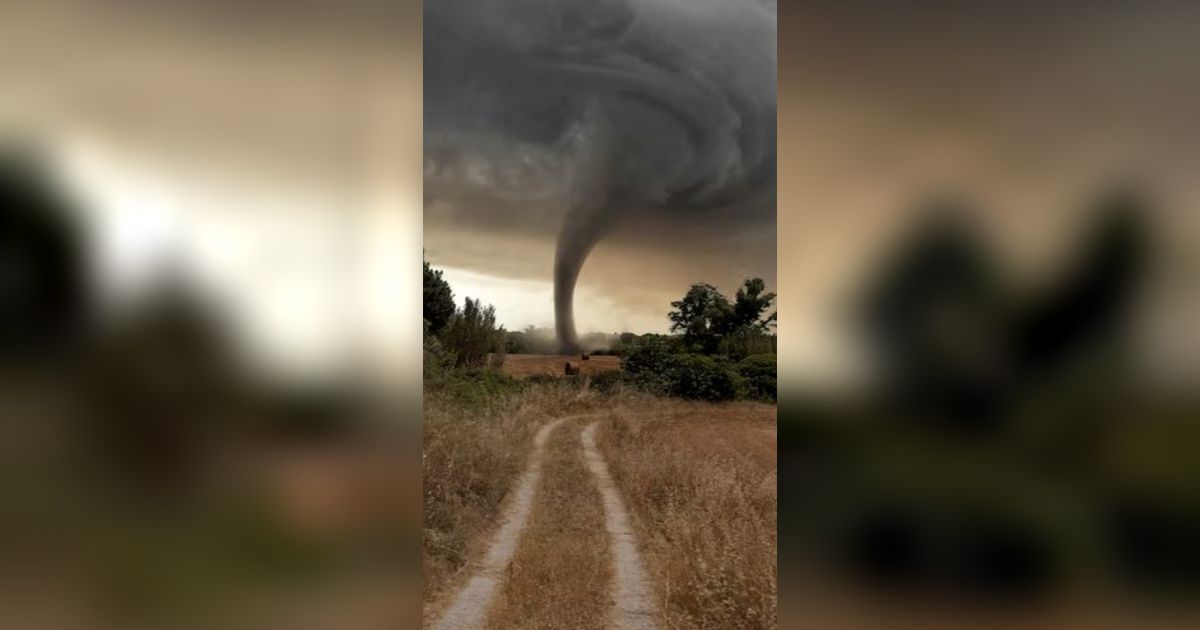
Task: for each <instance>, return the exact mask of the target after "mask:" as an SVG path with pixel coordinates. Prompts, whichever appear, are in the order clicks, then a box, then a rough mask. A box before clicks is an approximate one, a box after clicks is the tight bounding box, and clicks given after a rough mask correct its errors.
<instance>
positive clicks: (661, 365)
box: [621, 335, 681, 394]
mask: <svg viewBox="0 0 1200 630" xmlns="http://www.w3.org/2000/svg"><path fill="white" fill-rule="evenodd" d="M680 349H681V348H680V342H679V341H678V340H676V339H672V338H670V337H665V336H662V335H644V336H642V337H641V338H640V339H638V340H636V341H634V342H632V343H630V344H629V345H628V346H627V348H626V351H625V355H624V356H623V357H622V358H621V368H622V369H623V370H624V372H625V378H626V379H627V380H628V381H629V382H630V383H632V384H633V385H635V386H636V387H638V388H640V389H644V390H647V391H650V392H653V393H659V394H662V393H667V391H668V390H669V389H670V387H669V386H670V372H671V369H672V366H673V365H674V356H675V353H676V352H679V351H680Z"/></svg>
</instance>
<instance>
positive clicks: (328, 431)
mask: <svg viewBox="0 0 1200 630" xmlns="http://www.w3.org/2000/svg"><path fill="white" fill-rule="evenodd" d="M779 12H780V29H781V33H780V35H781V37H780V38H779V39H780V41H781V44H780V51H779V53H780V54H779V68H778V84H779V135H780V139H781V141H782V142H781V148H780V154H779V158H780V159H779V169H780V177H779V181H780V184H781V185H780V191H779V199H778V203H779V207H778V209H779V213H778V215H779V242H780V245H781V246H780V247H779V248H778V252H779V271H780V273H779V291H778V292H779V294H780V297H779V301H780V303H781V305H782V307H783V308H781V309H780V326H779V331H780V332H779V334H780V340H781V347H780V352H781V354H782V361H783V364H782V374H781V375H780V376H781V380H782V385H783V388H782V390H781V393H780V396H781V401H782V406H781V408H780V409H781V414H780V425H781V426H780V435H781V437H782V438H783V439H782V442H781V451H780V456H779V457H780V468H781V476H780V480H781V483H780V486H779V488H780V490H779V492H780V504H781V507H780V510H781V514H780V522H781V526H780V536H781V540H782V543H783V544H782V545H781V547H780V548H781V558H780V567H781V570H782V580H781V588H782V589H783V593H782V595H783V597H781V601H783V602H784V605H783V607H782V610H781V619H783V625H784V626H785V627H847V626H849V627H891V626H895V625H915V626H920V627H938V626H945V627H964V626H967V627H969V626H978V625H1011V624H1015V623H1018V622H1019V623H1021V624H1022V625H1035V626H1038V627H1060V626H1068V627H1106V626H1109V627H1146V626H1147V625H1153V626H1167V625H1171V624H1173V625H1176V626H1187V625H1191V624H1189V623H1188V622H1189V621H1191V620H1192V619H1193V618H1194V617H1195V611H1194V610H1193V609H1192V606H1191V601H1192V600H1194V599H1195V595H1196V589H1197V586H1198V581H1200V534H1198V532H1200V502H1198V500H1197V498H1196V497H1200V492H1197V490H1198V488H1197V486H1198V485H1200V470H1198V469H1197V466H1198V465H1197V464H1196V463H1195V462H1196V461H1197V460H1196V458H1195V456H1194V453H1195V452H1196V449H1195V447H1196V446H1197V445H1198V444H1197V438H1198V437H1200V436H1198V435H1197V429H1196V424H1195V423H1196V422H1197V421H1198V415H1200V412H1198V405H1200V401H1197V393H1196V392H1197V391H1198V390H1197V385H1198V383H1197V382H1196V381H1197V380H1198V379H1200V330H1198V329H1197V327H1196V325H1195V324H1194V322H1195V321H1196V318H1197V315H1200V285H1197V283H1196V282H1195V280H1194V278H1195V277H1196V276H1195V274H1196V271H1197V267H1196V266H1197V264H1198V263H1200V261H1198V260H1197V259H1196V251H1197V248H1196V246H1197V242H1196V241H1197V239H1200V229H1198V228H1200V225H1197V223H1198V222H1200V213H1197V212H1196V211H1195V209H1194V207H1195V205H1196V202H1197V200H1198V195H1200V190H1198V189H1197V186H1200V183H1197V179H1196V178H1195V177H1194V173H1196V172H1197V168H1198V167H1200V150H1198V149H1197V147H1200V142H1197V141H1198V140H1200V138H1197V134H1200V126H1197V125H1195V124H1194V122H1193V121H1192V118H1193V117H1194V116H1193V112H1195V111H1196V110H1197V105H1200V103H1198V102H1197V101H1198V100H1200V89H1198V88H1197V87H1196V83H1195V81H1194V80H1193V79H1192V77H1194V76H1195V75H1196V74H1197V71H1198V70H1200V68H1197V65H1200V54H1198V53H1200V50H1197V47H1200V37H1197V35H1200V33H1197V32H1196V31H1197V30H1198V29H1200V26H1197V25H1200V9H1198V8H1196V7H1193V6H1191V5H1190V4H1188V3H1182V2H1167V1H1165V0H1151V1H1149V2H1140V3H1117V2H1088V3H1083V2H1059V3H1054V4H1053V6H1050V5H1048V4H1046V3H1033V2H1016V3H1012V2H1010V3H1003V4H996V3H983V2H976V1H973V0H971V1H967V2H961V1H960V2H945V1H938V0H929V1H926V2H921V3H905V4H903V5H900V4H895V3H881V2H872V1H868V0H849V1H843V2H838V3H818V2H807V3H786V4H785V5H784V6H781V7H780V8H779ZM419 24H420V8H419V6H417V5H416V4H415V3H402V4H400V5H397V4H394V3H383V2H373V1H372V0H351V1H349V2H340V3H336V5H334V3H317V2H287V3H284V2H278V1H276V0H267V1H261V2H255V3H253V4H250V3H233V2H187V1H181V2H170V3H148V2H139V1H130V0H126V1H123V2H116V1H110V2H99V1H97V2H85V1H83V0H44V1H42V2H38V3H22V4H16V3H8V4H6V5H5V7H4V19H3V21H2V22H0V81H2V82H0V86H2V88H0V90H2V91H0V93H2V94H3V98H0V148H2V151H0V153H2V155H3V158H2V160H0V318H3V320H4V323H5V325H4V326H3V327H2V328H3V330H0V407H2V410H0V417H2V418H3V419H4V422H3V424H2V425H0V427H2V428H0V431H3V432H4V435H3V437H2V438H0V465H2V466H3V467H4V470H3V474H0V487H2V488H3V497H4V500H3V502H2V503H0V506H2V507H0V509H3V518H0V527H2V528H3V531H2V532H0V558H3V560H2V561H0V611H3V612H2V613H0V614H2V615H3V625H4V626H5V627H15V628H95V627H112V628H138V627H147V628H160V627H161V628H189V627H205V628H211V627H221V628H261V627H269V626H281V627H289V628H385V627H387V628H391V627H413V626H415V625H416V621H415V620H416V619H417V618H418V617H417V614H419V612H418V611H419V603H418V602H419V585H418V583H419V574H418V571H419V568H418V567H419V560H418V555H417V554H418V549H419V545H418V536H419V534H418V532H419V523H420V521H419V518H420V517H419V513H420V512H419V510H420V508H419V506H420V495H419V481H418V479H419V472H418V470H419V461H420V460H419V454H418V453H419V438H418V437H417V435H418V433H417V428H418V426H419V425H418V424H417V422H418V418H419V411H418V407H417V406H418V405H419V403H418V402H417V401H418V400H419V399H418V398H417V389H418V386H419V380H418V378H419V377H418V376H417V374H418V372H417V357H418V356H419V355H418V350H417V343H418V339H419V337H418V335H417V334H416V332H415V331H417V330H418V328H419V327H418V326H417V321H418V320H417V308H418V304H417V300H416V295H417V293H416V286H417V273H418V271H417V270H418V262H419V256H420V253H421V252H420V249H421V247H420V236H419V235H420V234H421V229H420V221H421V220H420V218H419V217H420V212H419V210H418V208H420V205H419V204H420V202H421V200H420V184H419V183H418V182H419V181H420V180H419V178H420V177H421V168H420V164H421V162H420V155H421V138H420V136H419V133H420V129H421V112H420V105H419V103H420V99H421V84H420V45H421V41H420V29H419Z"/></svg>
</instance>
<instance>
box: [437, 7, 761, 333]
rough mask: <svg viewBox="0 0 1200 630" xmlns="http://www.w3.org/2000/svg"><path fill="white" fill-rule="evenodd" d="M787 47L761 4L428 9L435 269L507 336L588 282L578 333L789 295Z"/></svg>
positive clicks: (656, 324)
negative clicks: (735, 299)
mask: <svg viewBox="0 0 1200 630" xmlns="http://www.w3.org/2000/svg"><path fill="white" fill-rule="evenodd" d="M468 9H469V10H468ZM775 35H776V27H775V13H774V8H773V6H771V5H770V4H769V3H764V2H761V1H760V0H722V1H719V2H718V1H713V0H704V1H698V2H681V1H679V0H622V1H614V0H610V1H604V2H592V1H585V0H567V1H558V2H548V1H545V0H514V1H512V2H503V3H483V4H480V3H471V2H466V3H464V2H459V1H457V0H443V1H441V2H434V3H429V4H428V5H427V6H426V8H425V60H424V67H425V98H424V101H425V102H424V105H425V106H424V112H425V118H424V120H425V182H424V184H425V192H424V200H425V202H424V221H425V229H424V236H425V239H424V241H425V254H426V257H427V258H428V259H429V261H430V263H431V264H433V265H434V266H435V267H439V268H442V269H444V270H445V272H446V274H447V278H448V279H449V280H450V282H451V286H452V288H453V289H454V290H455V292H456V294H457V295H458V296H459V298H460V300H461V298H462V297H463V296H471V297H475V298H479V299H482V300H484V301H485V302H488V303H492V304H494V305H496V307H497V319H498V320H499V321H500V322H501V323H503V324H504V325H506V326H507V327H509V328H522V327H524V326H528V325H533V326H539V327H540V326H549V325H552V324H553V323H554V322H555V317H556V313H555V306H556V305H555V301H554V295H555V292H556V284H557V285H558V288H559V289H561V288H563V286H565V287H566V289H567V290H569V289H570V285H571V282H570V281H569V280H570V279H573V277H574V274H575V273H578V292H577V293H578V295H577V296H576V300H575V301H576V302H577V303H578V304H577V305H576V308H575V314H576V316H577V318H578V326H577V327H578V329H579V330H580V332H593V331H598V332H622V331H632V332H638V333H643V332H666V330H667V326H668V319H667V317H666V315H667V312H668V311H669V310H670V308H671V307H670V302H671V301H672V300H676V299H679V298H680V297H681V296H682V295H683V294H684V293H686V292H687V290H688V287H689V286H690V285H691V284H693V283H699V282H707V283H710V284H714V285H716V286H717V287H719V288H721V289H723V290H724V291H726V292H728V293H732V292H733V291H734V290H735V289H736V287H737V286H738V285H739V284H741V283H742V282H743V281H744V280H746V279H747V278H749V277H761V278H763V279H764V280H766V282H767V284H768V285H769V286H772V287H773V286H774V285H775V280H776V278H775V275H776V274H775V180H774V177H775V100H776V99H775ZM564 261H570V262H564ZM580 263H581V264H582V268H579V265H580Z"/></svg>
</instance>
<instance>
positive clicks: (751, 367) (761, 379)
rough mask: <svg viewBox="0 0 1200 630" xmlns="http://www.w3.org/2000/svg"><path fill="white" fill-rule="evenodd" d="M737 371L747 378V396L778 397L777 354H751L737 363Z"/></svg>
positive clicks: (762, 398) (770, 398) (760, 397)
mask: <svg viewBox="0 0 1200 630" xmlns="http://www.w3.org/2000/svg"><path fill="white" fill-rule="evenodd" d="M737 371H738V374H740V375H741V376H742V378H743V379H745V383H746V395H747V396H749V397H751V398H758V399H761V400H771V401H774V400H775V399H776V387H777V376H776V355H774V354H754V355H750V356H748V357H746V358H745V359H742V360H741V361H740V362H739V363H738V364H737Z"/></svg>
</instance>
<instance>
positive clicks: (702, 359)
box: [667, 354, 744, 400]
mask: <svg viewBox="0 0 1200 630" xmlns="http://www.w3.org/2000/svg"><path fill="white" fill-rule="evenodd" d="M667 378H668V386H667V393H669V394H671V395H672V396H679V397H680V398H691V399H695V400H733V399H735V398H739V397H740V396H741V394H742V392H743V390H744V386H743V383H742V377H741V375H739V374H738V373H737V371H736V370H734V369H733V366H732V365H731V364H730V363H729V362H728V361H726V360H724V359H722V358H713V357H707V356H704V355H699V354H677V355H674V356H672V357H671V361H670V368H669V370H668V371H667Z"/></svg>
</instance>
